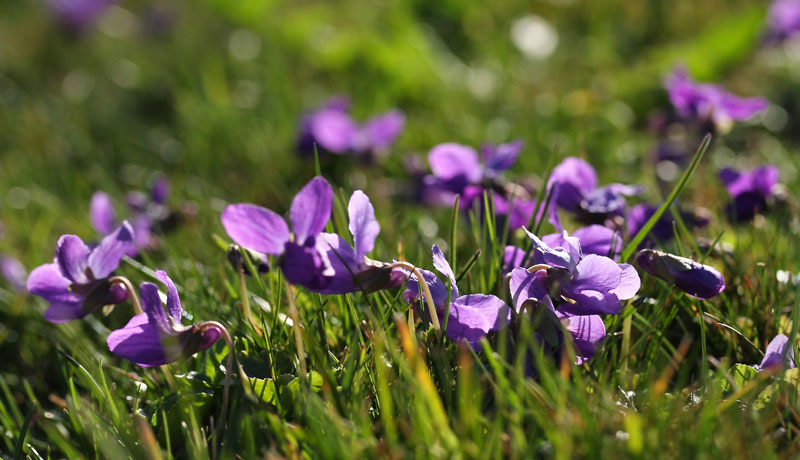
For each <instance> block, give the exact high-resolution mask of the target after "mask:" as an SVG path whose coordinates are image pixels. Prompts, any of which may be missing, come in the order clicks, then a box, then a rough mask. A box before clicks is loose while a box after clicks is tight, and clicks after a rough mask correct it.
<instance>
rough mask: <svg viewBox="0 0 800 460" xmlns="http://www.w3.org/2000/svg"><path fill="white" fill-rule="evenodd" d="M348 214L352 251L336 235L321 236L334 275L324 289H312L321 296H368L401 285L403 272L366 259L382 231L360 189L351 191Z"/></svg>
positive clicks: (388, 265) (325, 234) (373, 211)
mask: <svg viewBox="0 0 800 460" xmlns="http://www.w3.org/2000/svg"><path fill="white" fill-rule="evenodd" d="M347 213H348V215H349V217H350V225H349V226H348V228H349V229H350V234H352V235H353V241H354V243H355V248H353V247H351V246H350V244H348V243H347V241H345V240H344V239H343V238H342V237H340V236H339V235H336V234H335V233H321V234H320V238H321V239H322V240H323V244H321V246H322V247H326V246H327V255H326V257H327V259H328V260H329V261H330V264H331V267H333V271H334V275H333V277H332V279H331V281H330V283H329V284H328V285H327V286H325V287H323V288H321V289H312V290H314V291H316V292H319V293H322V294H345V293H348V292H357V291H363V292H366V293H369V292H374V291H377V290H381V289H388V288H393V287H399V286H401V285H402V284H403V283H404V282H405V281H406V278H407V274H406V273H405V272H403V271H402V270H400V269H396V268H395V269H393V268H392V267H391V266H390V264H388V263H384V262H379V261H376V260H372V259H370V258H369V257H367V254H368V253H370V252H371V251H372V249H373V248H374V247H375V239H376V238H377V237H378V234H379V233H380V231H381V226H380V225H379V224H378V221H377V220H376V219H375V209H374V208H373V207H372V203H370V201H369V197H367V195H366V194H364V192H362V191H361V190H356V191H355V192H353V195H352V196H350V203H349V204H348V206H347Z"/></svg>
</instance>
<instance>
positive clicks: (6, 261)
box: [0, 256, 28, 292]
mask: <svg viewBox="0 0 800 460" xmlns="http://www.w3.org/2000/svg"><path fill="white" fill-rule="evenodd" d="M0 274H2V275H3V278H5V279H6V281H8V284H9V285H10V286H11V288H12V289H13V290H15V291H17V292H25V291H26V290H27V289H26V287H25V284H26V280H27V279H28V272H27V271H26V270H25V266H24V265H22V262H20V261H19V260H17V259H15V258H13V257H8V256H3V257H0Z"/></svg>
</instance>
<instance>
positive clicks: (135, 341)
mask: <svg viewBox="0 0 800 460" xmlns="http://www.w3.org/2000/svg"><path fill="white" fill-rule="evenodd" d="M153 286H154V287H155V285H153ZM106 342H107V343H108V349H109V350H111V352H112V353H114V354H115V355H117V356H119V357H121V358H125V359H127V360H128V361H131V362H134V363H136V364H138V365H139V366H142V367H154V366H160V365H162V364H167V363H169V362H171V361H173V360H171V359H169V358H168V357H167V355H166V351H165V349H164V345H163V344H162V335H161V334H160V333H159V330H158V329H157V328H155V327H154V326H153V324H152V323H151V322H150V321H149V318H148V315H147V314H145V313H140V314H138V315H136V316H134V317H133V318H131V320H130V321H128V324H126V325H125V327H123V328H122V329H117V330H115V331H112V332H111V334H109V335H108V339H106Z"/></svg>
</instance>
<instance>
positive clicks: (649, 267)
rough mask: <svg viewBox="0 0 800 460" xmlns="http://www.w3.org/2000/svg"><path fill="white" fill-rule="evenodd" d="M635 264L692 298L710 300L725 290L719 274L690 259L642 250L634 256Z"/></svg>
mask: <svg viewBox="0 0 800 460" xmlns="http://www.w3.org/2000/svg"><path fill="white" fill-rule="evenodd" d="M636 263H637V264H638V265H639V267H640V268H641V269H642V270H644V271H646V272H647V273H650V274H651V275H654V276H656V277H658V278H661V279H663V280H665V281H667V282H671V283H674V284H675V285H676V286H677V287H679V288H680V289H681V290H683V291H684V292H686V293H687V294H689V295H690V296H693V297H698V298H701V299H710V298H711V297H714V296H716V295H717V294H719V293H720V292H722V291H723V290H724V289H725V279H724V278H723V277H722V274H721V273H720V272H718V271H717V270H716V269H715V268H713V267H710V266H708V265H703V264H699V263H697V262H695V261H693V260H692V259H687V258H685V257H679V256H676V255H672V254H667V253H665V252H661V251H655V250H652V249H643V250H641V251H639V253H638V254H636Z"/></svg>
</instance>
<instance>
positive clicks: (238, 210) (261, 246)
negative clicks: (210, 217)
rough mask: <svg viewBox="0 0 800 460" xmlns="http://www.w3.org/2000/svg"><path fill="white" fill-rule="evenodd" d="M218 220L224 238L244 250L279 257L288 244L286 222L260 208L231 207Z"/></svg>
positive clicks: (246, 205) (243, 205) (235, 205)
mask: <svg viewBox="0 0 800 460" xmlns="http://www.w3.org/2000/svg"><path fill="white" fill-rule="evenodd" d="M221 220H222V226H223V227H225V231H226V232H227V233H228V236H230V237H231V238H232V239H233V241H235V242H236V243H237V244H238V245H240V246H242V247H245V248H247V249H252V250H254V251H258V252H261V253H264V254H272V255H280V254H282V253H283V246H284V245H285V244H286V242H287V241H289V227H288V226H287V225H286V221H284V220H283V218H282V217H281V216H279V215H278V214H276V213H274V212H272V211H270V210H269V209H266V208H262V207H261V206H255V205H252V204H232V205H230V206H228V207H227V208H225V210H224V211H223V212H222V217H221Z"/></svg>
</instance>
